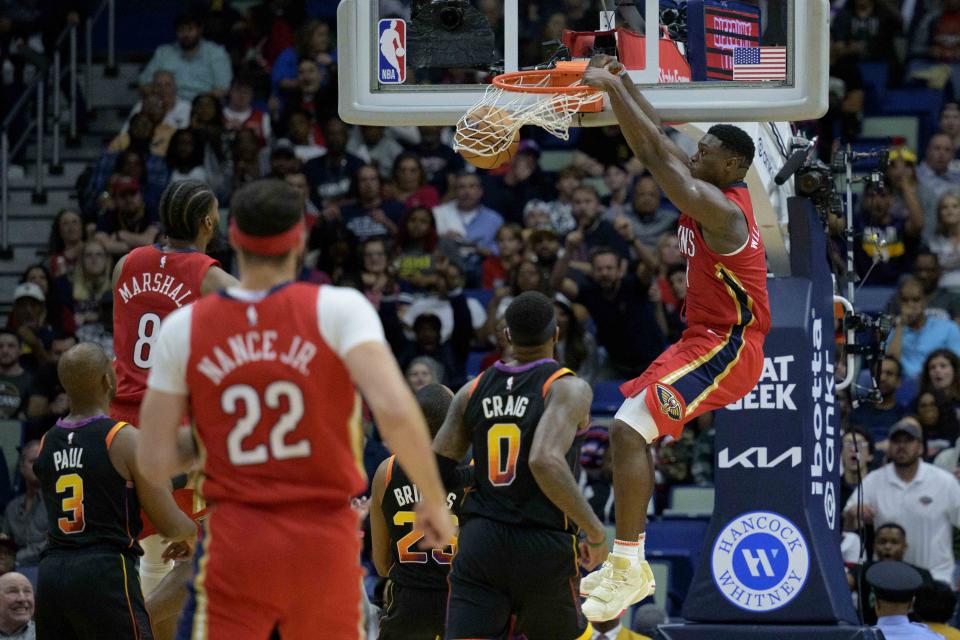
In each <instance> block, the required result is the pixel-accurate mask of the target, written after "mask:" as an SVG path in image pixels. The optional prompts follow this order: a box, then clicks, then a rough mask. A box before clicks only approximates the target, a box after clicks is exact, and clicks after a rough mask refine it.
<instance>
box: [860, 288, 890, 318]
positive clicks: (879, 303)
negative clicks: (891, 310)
mask: <svg viewBox="0 0 960 640" xmlns="http://www.w3.org/2000/svg"><path fill="white" fill-rule="evenodd" d="M896 291H897V289H896V287H869V286H865V287H861V288H860V289H859V290H858V291H857V301H856V306H857V310H858V311H860V312H861V313H880V312H881V311H883V310H884V309H886V308H887V304H889V302H890V298H892V297H893V294H894V293H896Z"/></svg>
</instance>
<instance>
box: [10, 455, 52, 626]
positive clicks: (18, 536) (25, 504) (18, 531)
mask: <svg viewBox="0 0 960 640" xmlns="http://www.w3.org/2000/svg"><path fill="white" fill-rule="evenodd" d="M39 454H40V441H39V440H30V441H29V442H26V443H24V445H23V446H22V447H20V460H19V462H18V469H19V471H20V477H21V478H23V486H24V493H22V494H20V495H19V496H17V497H16V498H14V499H13V500H11V501H10V502H9V503H8V504H7V507H6V509H5V510H4V514H3V533H4V534H5V535H8V536H10V537H11V538H12V539H13V541H14V542H16V543H17V546H18V547H20V548H19V549H18V550H17V569H19V570H21V571H22V570H24V569H29V570H30V572H31V573H33V574H34V575H35V574H36V569H37V566H38V565H39V564H40V553H41V552H42V551H43V550H44V548H46V546H47V510H46V509H45V508H44V506H43V496H42V495H41V494H40V481H39V480H38V479H37V475H36V474H35V473H34V472H33V463H34V462H36V461H37V457H38V456H39ZM0 637H2V636H0Z"/></svg>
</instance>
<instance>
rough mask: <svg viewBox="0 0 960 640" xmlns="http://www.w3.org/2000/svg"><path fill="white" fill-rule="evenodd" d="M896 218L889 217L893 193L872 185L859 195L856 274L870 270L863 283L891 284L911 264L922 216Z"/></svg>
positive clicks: (920, 229) (918, 238) (920, 228)
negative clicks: (859, 209)
mask: <svg viewBox="0 0 960 640" xmlns="http://www.w3.org/2000/svg"><path fill="white" fill-rule="evenodd" d="M916 213H917V212H914V215H913V217H910V218H907V219H906V220H899V219H897V218H894V216H893V196H892V195H891V194H890V192H888V191H886V190H884V189H881V188H879V187H877V186H875V185H869V186H868V187H867V188H866V189H865V190H864V194H863V205H862V211H861V213H860V216H859V217H858V218H859V219H858V220H857V227H858V231H859V232H860V233H861V234H862V235H861V238H862V239H861V241H860V242H859V243H858V244H857V245H856V246H855V255H856V265H857V273H858V274H860V275H861V276H863V275H865V274H866V273H867V271H868V270H870V279H869V280H868V281H867V284H871V285H893V284H896V282H897V280H898V279H899V278H900V276H901V275H902V274H903V273H904V272H906V271H907V270H908V269H909V266H910V265H911V264H913V256H914V255H915V253H916V251H917V249H918V245H919V242H920V236H921V233H922V232H923V218H922V217H917V216H916Z"/></svg>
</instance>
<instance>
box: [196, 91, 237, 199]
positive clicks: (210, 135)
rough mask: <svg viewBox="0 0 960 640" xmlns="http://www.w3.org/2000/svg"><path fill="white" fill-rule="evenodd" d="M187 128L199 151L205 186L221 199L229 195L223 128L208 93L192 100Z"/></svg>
mask: <svg viewBox="0 0 960 640" xmlns="http://www.w3.org/2000/svg"><path fill="white" fill-rule="evenodd" d="M190 128H191V129H192V130H193V132H194V135H196V144H197V145H199V147H200V149H201V150H202V153H203V156H202V159H203V168H204V171H206V174H207V177H206V180H205V181H206V183H207V184H209V185H210V187H211V188H212V189H213V190H214V193H216V194H217V197H218V198H220V199H221V200H224V201H226V200H228V199H229V196H230V176H231V175H232V173H233V169H232V167H230V161H231V158H230V155H229V153H228V147H227V136H226V127H225V125H224V120H223V112H222V110H221V107H220V101H219V100H218V99H217V98H214V97H213V96H211V95H208V94H202V95H198V96H197V97H195V98H194V99H193V105H192V108H191V111H190Z"/></svg>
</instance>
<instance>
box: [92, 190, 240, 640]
mask: <svg viewBox="0 0 960 640" xmlns="http://www.w3.org/2000/svg"><path fill="white" fill-rule="evenodd" d="M160 220H161V222H162V223H163V228H164V231H165V233H166V237H167V239H166V241H165V242H164V243H163V244H162V245H159V244H158V245H150V246H146V247H139V248H137V249H134V250H133V251H131V252H130V253H128V254H127V255H125V256H124V257H122V258H120V261H119V262H117V265H116V267H115V268H114V270H113V328H114V329H113V330H114V334H113V344H114V351H115V352H116V360H114V368H115V369H116V372H117V395H116V397H115V398H114V399H113V401H112V402H111V403H110V414H111V416H113V417H114V418H115V419H117V420H123V421H124V422H129V423H131V424H134V425H137V424H139V423H140V419H139V414H140V402H141V401H142V400H143V394H144V393H145V392H146V390H147V374H148V373H149V371H150V365H151V364H152V362H153V356H154V353H153V348H154V345H155V344H156V341H157V338H158V337H159V334H160V322H161V321H162V320H163V319H164V318H166V317H167V315H169V314H170V312H171V311H174V310H176V309H179V308H180V307H183V306H186V305H188V304H190V303H191V302H193V301H194V300H199V299H200V297H201V296H202V295H203V294H206V293H209V292H211V291H216V290H217V289H221V288H224V287H228V286H230V285H232V284H235V283H236V279H235V278H234V277H233V276H231V275H230V274H228V273H226V272H225V271H224V270H223V269H221V268H220V266H219V263H218V262H217V261H216V260H214V259H213V258H211V257H209V256H208V255H206V254H205V253H204V252H205V251H206V248H207V245H208V244H209V243H210V241H211V240H212V239H213V237H214V235H215V233H216V230H217V226H218V224H219V220H220V213H219V205H218V203H217V198H216V196H215V195H214V194H213V191H212V190H211V189H210V187H208V186H207V185H206V184H205V183H203V182H200V181H198V180H180V181H177V182H173V183H171V184H170V185H169V186H168V187H167V188H166V190H164V192H163V195H162V196H161V198H160ZM174 497H175V498H176V500H177V504H179V505H180V508H181V509H183V510H184V512H186V513H193V512H194V511H195V509H194V508H193V507H194V505H193V502H194V499H193V491H191V490H189V489H179V490H178V491H176V492H175V493H174ZM155 534H156V529H155V528H154V526H153V523H151V522H150V521H149V520H147V519H145V520H144V531H143V533H142V535H143V538H144V539H143V542H142V544H143V549H144V555H143V558H142V559H141V562H140V581H141V584H142V586H143V593H144V595H145V596H148V597H149V596H150V595H151V593H152V592H153V590H154V589H155V588H156V587H157V585H158V584H159V583H160V581H161V580H162V579H163V577H164V576H166V575H167V573H169V571H170V570H171V568H172V567H173V563H172V562H165V561H164V560H163V558H162V557H161V555H162V552H163V549H164V546H163V544H162V541H161V540H160V537H159V536H157V535H155ZM179 604H182V602H180V603H174V607H173V608H174V609H175V610H179ZM151 614H152V615H153V616H154V618H157V619H155V620H154V623H155V624H156V625H158V635H161V636H166V637H169V634H172V626H171V627H170V631H169V633H164V632H163V631H164V628H163V620H161V619H160V618H162V617H164V616H163V615H162V612H159V611H157V610H155V609H154V610H153V611H151ZM173 615H176V614H173Z"/></svg>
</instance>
